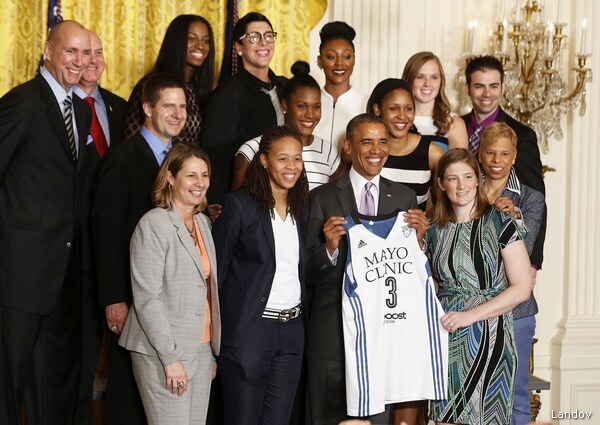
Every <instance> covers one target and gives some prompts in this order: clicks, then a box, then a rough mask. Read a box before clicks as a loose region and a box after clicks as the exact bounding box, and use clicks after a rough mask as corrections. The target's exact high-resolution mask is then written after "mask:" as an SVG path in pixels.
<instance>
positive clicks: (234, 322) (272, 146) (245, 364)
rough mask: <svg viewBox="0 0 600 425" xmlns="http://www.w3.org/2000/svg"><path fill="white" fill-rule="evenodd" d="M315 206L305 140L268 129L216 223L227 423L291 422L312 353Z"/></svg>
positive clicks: (278, 129) (282, 130)
mask: <svg viewBox="0 0 600 425" xmlns="http://www.w3.org/2000/svg"><path fill="white" fill-rule="evenodd" d="M307 202H308V181H307V179H306V173H305V171H304V164H303V161H302V142H301V141H300V136H299V135H298V134H297V133H296V132H295V131H294V130H292V129H289V128H287V127H274V128H272V129H269V130H267V131H266V132H265V133H264V135H263V138H262V141H261V143H260V147H259V150H258V152H257V155H256V156H255V157H254V159H253V161H252V163H251V164H250V169H249V171H248V175H247V177H246V182H245V186H244V188H243V189H240V190H238V191H236V192H233V193H230V194H228V195H227V196H226V197H225V202H224V204H223V212H222V213H221V215H220V216H219V218H218V219H217V220H216V221H215V223H214V225H213V237H214V240H215V246H216V249H217V264H218V273H219V298H220V305H221V317H222V345H221V353H220V355H219V359H218V364H219V370H220V373H221V379H222V385H223V396H224V407H225V424H226V425H229V424H262V423H276V424H283V423H288V422H289V419H290V415H291V410H292V405H293V401H294V396H295V394H296V388H297V386H298V381H299V379H300V371H301V367H302V356H303V350H304V321H303V317H302V310H303V305H304V301H305V291H304V268H305V261H306V244H305V240H304V235H306V229H305V222H304V220H303V218H302V212H303V210H304V208H305V206H306V204H307Z"/></svg>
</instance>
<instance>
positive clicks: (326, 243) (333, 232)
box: [306, 114, 427, 425]
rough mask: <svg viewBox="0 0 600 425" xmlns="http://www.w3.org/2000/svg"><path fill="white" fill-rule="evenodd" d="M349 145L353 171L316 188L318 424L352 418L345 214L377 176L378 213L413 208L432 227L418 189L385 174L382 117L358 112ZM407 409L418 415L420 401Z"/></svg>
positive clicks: (312, 284)
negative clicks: (345, 336) (349, 413)
mask: <svg viewBox="0 0 600 425" xmlns="http://www.w3.org/2000/svg"><path fill="white" fill-rule="evenodd" d="M343 149H344V152H345V153H346V154H347V155H350V157H351V159H352V167H351V169H350V171H349V172H348V173H347V174H346V175H344V176H342V177H341V178H340V179H339V180H338V181H334V182H330V183H327V184H324V185H323V186H320V187H318V188H316V189H314V190H312V191H311V193H310V194H311V208H310V218H309V224H308V238H307V246H308V254H309V260H308V268H307V290H308V297H309V318H308V319H309V327H308V333H307V346H306V356H307V365H308V402H309V405H310V407H309V410H310V416H311V418H310V419H311V422H312V424H313V425H324V424H327V425H329V424H332V425H333V424H338V423H339V422H340V421H342V420H344V419H346V418H347V414H346V387H345V378H344V374H345V371H344V341H343V331H342V282H343V273H344V267H345V265H346V254H347V248H348V243H347V240H346V238H345V236H344V235H345V230H344V228H343V224H345V218H344V217H346V216H348V215H349V214H351V213H353V212H356V211H359V212H362V211H360V203H361V199H362V197H363V196H364V192H365V190H366V189H365V187H364V186H365V183H366V182H371V183H373V184H374V187H371V189H370V191H371V194H372V195H373V198H374V199H376V200H377V201H375V206H374V207H375V215H382V214H390V213H393V212H394V211H396V210H398V209H399V210H404V211H408V214H407V215H406V217H405V219H406V221H407V223H408V224H409V225H411V226H412V227H415V228H416V229H417V234H418V237H419V240H420V241H422V239H423V236H424V234H425V230H426V228H427V219H426V218H425V215H424V214H423V213H422V211H421V210H420V209H419V208H418V205H417V198H416V195H415V192H414V191H413V190H412V189H409V188H407V187H406V186H404V185H402V184H400V183H396V182H392V181H390V180H387V179H385V178H384V177H381V176H380V173H381V169H382V168H383V165H384V163H385V161H386V159H387V156H388V146H387V129H386V126H385V124H384V123H383V121H382V120H381V118H379V117H377V116H375V115H372V114H361V115H358V116H357V117H355V118H353V119H352V120H351V121H350V122H349V123H348V127H347V129H346V139H345V140H344V145H343ZM373 192H375V193H373ZM407 413H409V414H411V415H414V416H415V417H416V414H417V409H416V407H411V408H410V412H407ZM406 419H409V418H408V417H407V418H406ZM407 423H410V422H407Z"/></svg>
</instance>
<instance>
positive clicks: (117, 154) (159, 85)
mask: <svg viewBox="0 0 600 425" xmlns="http://www.w3.org/2000/svg"><path fill="white" fill-rule="evenodd" d="M142 107H143V110H144V114H145V120H144V126H143V127H142V129H141V130H140V132H139V133H137V134H136V135H134V136H133V137H132V139H131V140H129V141H128V142H126V143H123V144H121V145H120V146H117V147H115V148H112V149H110V150H109V151H108V152H107V154H106V156H105V157H104V158H103V159H102V161H101V162H100V166H99V168H98V173H97V176H96V182H95V185H94V191H93V197H94V199H93V206H92V241H93V247H94V259H95V266H96V278H97V281H98V298H99V302H100V306H102V307H104V311H105V314H106V324H107V326H108V329H110V330H111V332H110V333H109V334H108V338H107V350H108V362H109V376H108V383H107V389H106V398H105V403H104V409H105V410H104V420H105V423H107V424H120V423H126V424H128V425H136V424H145V423H146V417H145V415H144V408H143V405H142V401H141V399H140V396H139V393H138V390H137V386H136V383H135V378H134V376H133V370H132V368H131V358H130V356H129V352H128V351H127V350H126V349H124V348H122V347H120V346H119V345H118V339H119V335H120V334H121V331H122V329H123V325H124V323H125V319H126V318H127V313H128V311H129V306H130V305H131V301H132V293H131V279H130V267H129V241H130V239H131V235H132V234H133V231H134V230H135V226H136V225H137V223H138V221H139V219H140V218H141V217H142V216H143V215H144V214H145V213H146V212H147V211H148V210H150V209H151V208H152V202H151V192H152V186H153V185H154V180H155V179H156V175H157V174H158V170H159V167H160V165H161V164H162V162H163V160H164V158H165V155H166V152H167V151H168V150H169V149H170V148H171V146H172V141H171V140H172V138H173V137H175V136H177V135H178V134H179V132H180V131H181V129H182V128H183V126H184V124H185V120H186V118H187V112H186V99H185V88H184V85H183V83H182V82H180V81H179V80H178V79H177V78H175V77H172V76H168V75H163V74H157V75H155V76H153V77H152V78H150V79H149V80H148V81H147V82H146V84H145V85H144V89H143V91H142Z"/></svg>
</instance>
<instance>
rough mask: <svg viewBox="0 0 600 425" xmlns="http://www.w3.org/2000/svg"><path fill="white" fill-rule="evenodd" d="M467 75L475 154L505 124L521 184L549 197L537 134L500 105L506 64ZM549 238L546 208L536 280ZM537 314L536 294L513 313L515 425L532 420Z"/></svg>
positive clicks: (480, 63)
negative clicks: (512, 136)
mask: <svg viewBox="0 0 600 425" xmlns="http://www.w3.org/2000/svg"><path fill="white" fill-rule="evenodd" d="M465 76H466V80H467V82H466V84H465V91H466V92H467V94H468V95H469V97H470V98H471V102H472V104H473V110H472V111H471V113H469V114H467V115H464V116H463V117H462V118H463V120H464V121H465V124H466V125H467V133H468V135H469V148H470V149H471V151H472V152H473V153H474V154H476V153H477V151H478V149H479V138H480V136H481V132H482V131H483V129H485V128H486V127H487V126H489V125H490V124H491V123H493V122H494V121H500V122H505V123H506V124H508V125H509V126H510V127H511V128H512V129H513V130H514V132H515V133H516V135H517V158H516V160H515V164H514V167H515V171H516V173H517V177H518V178H519V181H520V182H521V183H522V184H525V185H527V186H529V187H531V188H533V189H535V190H537V191H538V192H541V193H543V194H544V195H545V193H546V187H545V185H544V178H543V175H542V162H541V159H540V150H539V148H538V144H537V137H536V135H535V132H534V131H533V129H531V128H530V127H528V126H526V125H525V124H522V123H520V122H519V121H517V120H515V119H514V118H513V117H511V116H510V115H508V114H507V113H506V112H505V111H504V110H502V108H501V107H500V105H499V102H500V99H501V98H502V96H503V95H504V90H505V83H504V69H503V67H502V63H501V62H500V61H499V60H498V59H497V58H495V57H494V56H481V57H477V58H474V59H473V60H471V61H470V62H469V64H468V65H467V68H466V69H465ZM523 219H524V221H525V223H527V217H523ZM545 239H546V209H544V215H543V217H542V223H541V226H540V230H539V233H538V236H537V238H536V240H535V245H534V246H533V251H532V253H531V256H530V260H531V273H532V276H533V279H534V281H535V277H536V274H537V271H538V269H540V268H541V266H542V262H543V259H544V240H545ZM535 313H537V304H535V299H534V298H533V295H532V296H531V298H530V300H528V301H526V302H525V303H523V304H520V305H519V306H517V307H516V308H515V310H514V311H513V317H514V319H515V320H514V329H515V340H516V345H517V354H518V356H519V362H518V364H519V367H518V369H517V377H516V382H515V400H514V403H513V425H520V424H525V423H528V422H529V418H530V417H531V409H530V402H529V353H530V351H531V343H532V340H533V335H534V333H535V317H534V315H535Z"/></svg>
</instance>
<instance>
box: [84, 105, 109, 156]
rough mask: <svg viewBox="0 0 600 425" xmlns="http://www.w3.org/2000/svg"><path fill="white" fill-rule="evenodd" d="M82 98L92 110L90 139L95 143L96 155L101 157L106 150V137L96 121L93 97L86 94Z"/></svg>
mask: <svg viewBox="0 0 600 425" xmlns="http://www.w3.org/2000/svg"><path fill="white" fill-rule="evenodd" d="M83 100H85V103H87V104H88V105H90V109H91V110H92V128H91V132H92V139H94V145H96V150H97V151H98V155H100V158H102V157H103V156H104V154H105V153H106V151H107V150H108V143H107V142H106V137H104V132H103V131H102V126H101V125H100V121H98V115H96V107H95V106H94V102H95V99H94V98H93V97H92V96H88V97H86V98H85V99H83Z"/></svg>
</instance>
